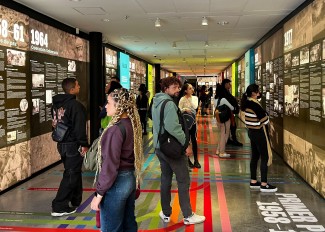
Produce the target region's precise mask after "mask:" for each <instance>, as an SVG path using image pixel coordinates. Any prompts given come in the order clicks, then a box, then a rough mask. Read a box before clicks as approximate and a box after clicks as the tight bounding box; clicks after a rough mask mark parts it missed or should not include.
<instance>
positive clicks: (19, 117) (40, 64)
mask: <svg viewBox="0 0 325 232" xmlns="http://www.w3.org/2000/svg"><path fill="white" fill-rule="evenodd" d="M18 10H19V9H18ZM0 21H1V30H0V173H1V174H0V182H1V185H0V191H2V190H4V189H6V188H8V187H10V186H12V185H14V184H16V183H18V182H19V181H22V180H24V179H26V178H28V177H30V176H31V175H32V174H33V173H35V172H37V171H40V170H42V169H44V168H46V167H48V166H49V165H51V164H53V163H55V162H56V161H58V160H60V157H59V155H58V152H57V149H56V143H55V142H53V141H52V139H51V131H52V120H51V107H52V97H53V96H55V95H56V94H59V93H63V91H62V88H61V82H62V80H63V79H64V78H66V77H74V78H76V79H77V80H78V82H79V85H80V87H81V88H80V94H79V95H78V97H77V99H78V100H79V101H80V102H82V104H84V106H85V107H86V108H88V86H89V78H88V77H89V67H88V65H89V54H88V50H89V49H88V46H89V45H88V41H87V40H85V39H82V38H80V37H78V36H76V35H73V34H70V33H67V32H65V31H62V30H60V29H58V28H55V27H52V26H49V25H47V24H46V23H44V22H40V21H37V20H36V19H33V18H32V15H26V14H23V13H20V12H19V11H16V10H14V9H11V8H7V7H5V6H0Z"/></svg>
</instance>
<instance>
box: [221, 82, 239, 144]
mask: <svg viewBox="0 0 325 232" xmlns="http://www.w3.org/2000/svg"><path fill="white" fill-rule="evenodd" d="M221 86H222V87H223V88H224V89H225V90H226V99H227V101H228V102H229V103H230V104H231V105H232V106H233V107H234V109H233V110H232V111H231V117H230V134H231V139H230V138H229V139H228V138H227V140H226V142H227V143H228V144H231V145H235V146H243V144H242V143H241V142H239V141H238V140H237V134H236V130H237V124H236V120H235V114H238V113H239V106H238V102H237V99H236V98H235V97H234V96H233V95H232V94H231V80H229V79H224V80H222V83H221Z"/></svg>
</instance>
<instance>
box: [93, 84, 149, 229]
mask: <svg viewBox="0 0 325 232" xmlns="http://www.w3.org/2000/svg"><path fill="white" fill-rule="evenodd" d="M106 111H107V115H108V116H112V120H111V121H110V123H109V125H108V126H107V128H106V129H105V130H104V132H103V134H102V135H101V138H100V142H99V146H98V149H99V152H98V153H99V155H98V157H97V160H98V163H99V170H98V180H97V185H96V192H95V197H94V198H93V200H92V202H91V208H92V209H93V210H99V208H100V218H101V231H110V232H111V231H137V223H136V221H135V215H134V210H135V193H136V186H137V184H138V182H139V181H140V172H141V168H142V163H143V150H142V127H141V123H140V119H139V114H138V110H137V107H136V104H135V102H134V98H133V97H132V95H130V94H129V92H128V91H127V90H126V89H124V88H120V89H115V90H114V91H113V92H112V93H111V94H109V95H108V97H107V104H106ZM118 124H122V127H124V129H125V137H124V136H123V133H122V130H121V129H120V127H119V126H118Z"/></svg>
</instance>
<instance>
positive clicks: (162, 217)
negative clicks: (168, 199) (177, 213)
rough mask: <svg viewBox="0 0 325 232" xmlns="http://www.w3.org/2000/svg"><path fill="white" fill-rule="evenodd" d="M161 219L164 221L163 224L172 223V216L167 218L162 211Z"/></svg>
mask: <svg viewBox="0 0 325 232" xmlns="http://www.w3.org/2000/svg"><path fill="white" fill-rule="evenodd" d="M159 217H160V218H161V220H163V222H165V223H167V222H170V215H169V216H166V215H165V214H164V213H163V211H160V213H159Z"/></svg>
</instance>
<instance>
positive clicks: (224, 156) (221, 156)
mask: <svg viewBox="0 0 325 232" xmlns="http://www.w3.org/2000/svg"><path fill="white" fill-rule="evenodd" d="M219 157H220V158H229V157H230V154H227V153H224V154H219Z"/></svg>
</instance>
